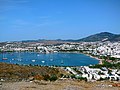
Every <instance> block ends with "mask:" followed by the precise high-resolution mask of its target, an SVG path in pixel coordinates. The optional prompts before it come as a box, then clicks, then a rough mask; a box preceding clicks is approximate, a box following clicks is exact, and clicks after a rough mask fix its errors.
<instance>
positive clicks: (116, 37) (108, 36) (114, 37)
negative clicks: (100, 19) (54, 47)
mask: <svg viewBox="0 0 120 90" xmlns="http://www.w3.org/2000/svg"><path fill="white" fill-rule="evenodd" d="M96 41H112V42H114V41H120V34H113V33H109V32H101V33H97V34H94V35H90V36H88V37H85V38H82V39H78V40H73V39H68V40H62V39H56V40H46V39H38V40H24V41H22V42H42V43H65V42H96Z"/></svg>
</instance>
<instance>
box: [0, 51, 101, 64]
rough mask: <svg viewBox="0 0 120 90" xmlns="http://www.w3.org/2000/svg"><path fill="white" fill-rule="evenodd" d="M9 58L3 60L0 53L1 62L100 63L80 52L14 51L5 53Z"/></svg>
mask: <svg viewBox="0 0 120 90" xmlns="http://www.w3.org/2000/svg"><path fill="white" fill-rule="evenodd" d="M4 57H5V58H7V60H3V59H2V58H3V54H2V53H1V54H0V62H5V63H12V64H20V65H29V64H31V65H42V66H53V65H55V66H88V65H94V64H98V63H99V61H98V60H96V59H94V58H91V57H89V56H86V55H84V54H80V53H48V54H43V53H36V52H20V53H18V52H14V53H4Z"/></svg>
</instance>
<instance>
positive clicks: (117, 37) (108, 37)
mask: <svg viewBox="0 0 120 90" xmlns="http://www.w3.org/2000/svg"><path fill="white" fill-rule="evenodd" d="M77 41H84V42H95V41H120V34H112V33H109V32H101V33H98V34H94V35H90V36H88V37H86V38H82V39H79V40H77Z"/></svg>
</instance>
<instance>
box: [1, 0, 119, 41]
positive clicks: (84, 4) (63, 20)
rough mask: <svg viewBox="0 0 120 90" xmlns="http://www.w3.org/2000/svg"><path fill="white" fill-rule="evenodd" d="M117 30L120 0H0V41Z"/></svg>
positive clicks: (116, 32) (82, 35) (70, 35)
mask: <svg viewBox="0 0 120 90" xmlns="http://www.w3.org/2000/svg"><path fill="white" fill-rule="evenodd" d="M99 32H112V33H115V34H120V0H0V41H14V40H27V39H28V40H31V39H80V38H83V37H86V36H89V35H91V34H95V33H99Z"/></svg>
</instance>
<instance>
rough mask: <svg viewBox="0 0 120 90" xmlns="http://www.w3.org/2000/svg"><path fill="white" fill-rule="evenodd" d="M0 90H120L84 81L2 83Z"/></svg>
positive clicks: (119, 88) (102, 83) (107, 85)
mask: <svg viewBox="0 0 120 90" xmlns="http://www.w3.org/2000/svg"><path fill="white" fill-rule="evenodd" d="M0 90H120V87H112V85H111V83H106V82H95V83H90V82H84V81H80V82H77V81H56V82H46V81H35V82H24V81H22V82H4V83H2V85H0Z"/></svg>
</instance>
